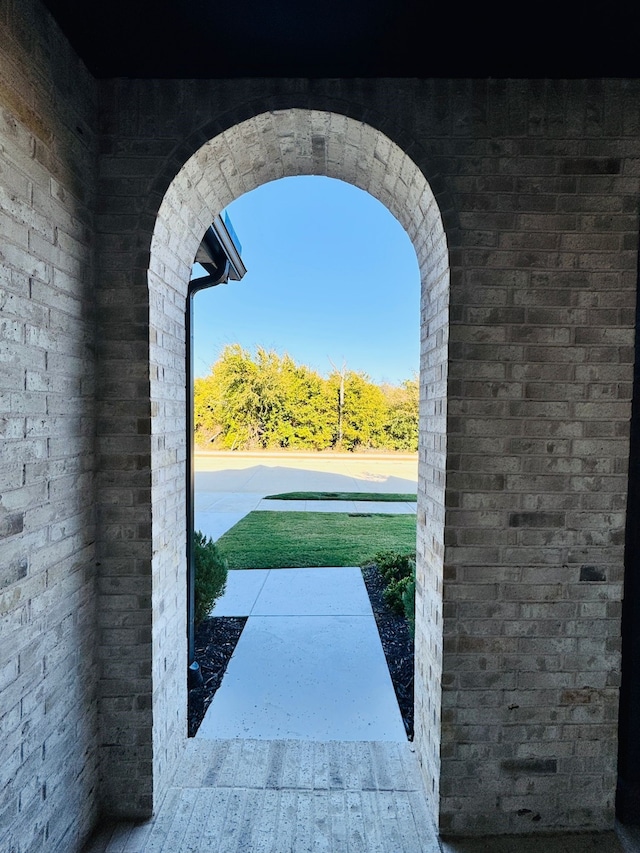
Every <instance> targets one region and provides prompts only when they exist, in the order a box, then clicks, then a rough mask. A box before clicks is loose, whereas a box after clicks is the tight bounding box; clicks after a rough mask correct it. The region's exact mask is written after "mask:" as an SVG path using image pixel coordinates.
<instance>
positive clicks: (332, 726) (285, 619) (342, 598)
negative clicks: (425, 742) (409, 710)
mask: <svg viewBox="0 0 640 853" xmlns="http://www.w3.org/2000/svg"><path fill="white" fill-rule="evenodd" d="M212 615H213V616H249V619H248V620H247V624H246V626H245V628H244V630H243V632H242V635H241V637H240V640H239V642H238V645H237V646H236V649H235V651H234V653H233V657H232V658H231V660H230V662H229V665H228V668H227V671H226V673H225V676H224V678H223V680H222V684H221V685H220V687H219V689H218V691H217V692H216V694H215V696H214V698H213V701H212V703H211V705H210V706H209V708H208V710H207V713H206V714H205V717H204V719H203V721H202V723H201V725H200V728H199V729H198V733H197V735H196V737H198V738H206V739H211V738H223V739H224V738H250V739H266V740H289V739H295V740H315V741H330V740H336V741H398V742H403V741H404V742H406V740H407V736H406V732H405V729H404V724H403V722H402V717H401V715H400V711H399V708H398V702H397V700H396V696H395V692H394V689H393V684H392V682H391V677H390V675H389V669H388V667H387V662H386V659H385V656H384V652H383V650H382V645H381V643H380V637H379V635H378V629H377V627H376V623H375V619H374V616H373V612H372V610H371V605H370V603H369V598H368V596H367V592H366V589H365V586H364V582H363V580H362V574H361V572H360V569H358V568H356V567H342V568H318V569H273V570H268V569H254V570H240V571H237V570H236V571H231V572H229V578H228V581H227V590H226V592H225V594H224V595H223V596H222V597H221V598H220V600H219V601H218V602H217V603H216V606H215V607H214V610H213V614H212Z"/></svg>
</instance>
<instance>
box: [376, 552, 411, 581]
mask: <svg viewBox="0 0 640 853" xmlns="http://www.w3.org/2000/svg"><path fill="white" fill-rule="evenodd" d="M373 562H374V563H375V564H376V566H377V567H378V571H379V572H380V574H381V575H382V578H383V580H384V581H385V582H386V583H387V584H391V583H393V582H394V581H399V580H402V578H407V577H409V576H410V575H411V572H412V570H413V571H415V566H416V555H415V552H413V553H410V554H403V553H401V552H399V551H379V552H378V553H377V554H376V555H375V557H374V558H373Z"/></svg>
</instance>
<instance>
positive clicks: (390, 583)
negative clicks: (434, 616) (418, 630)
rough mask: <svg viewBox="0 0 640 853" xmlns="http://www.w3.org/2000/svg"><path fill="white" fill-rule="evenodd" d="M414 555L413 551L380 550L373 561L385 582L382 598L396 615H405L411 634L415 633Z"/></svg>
mask: <svg viewBox="0 0 640 853" xmlns="http://www.w3.org/2000/svg"><path fill="white" fill-rule="evenodd" d="M415 556H416V555H415V552H414V553H411V554H407V553H403V552H398V551H381V552H379V553H378V554H376V556H375V557H374V563H375V564H376V566H377V567H378V571H379V572H380V574H381V575H382V578H383V580H384V581H385V582H386V584H387V585H386V587H385V589H384V591H383V593H382V595H383V597H384V600H385V602H386V604H387V606H388V607H389V609H390V610H392V611H393V612H394V613H395V614H396V615H397V616H404V617H405V619H406V620H407V623H408V625H409V630H410V631H411V636H413V635H414V633H415V609H416V560H415Z"/></svg>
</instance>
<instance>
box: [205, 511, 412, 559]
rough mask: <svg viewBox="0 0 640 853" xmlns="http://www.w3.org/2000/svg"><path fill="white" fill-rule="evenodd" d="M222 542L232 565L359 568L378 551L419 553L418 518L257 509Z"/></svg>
mask: <svg viewBox="0 0 640 853" xmlns="http://www.w3.org/2000/svg"><path fill="white" fill-rule="evenodd" d="M217 544H218V547H219V548H220V550H221V551H222V553H223V554H224V555H225V556H226V557H227V559H228V561H229V568H230V569H286V568H308V567H312V566H360V565H363V564H364V563H366V562H368V561H370V560H372V559H373V557H374V555H375V554H377V553H378V551H389V550H392V551H399V552H403V553H407V554H408V553H411V552H413V551H415V548H416V517H415V515H413V514H410V515H383V514H380V513H374V514H371V515H361V514H358V515H349V514H348V513H344V512H271V511H266V510H258V511H254V512H250V513H249V515H247V516H245V517H244V518H243V519H242V520H241V521H239V522H238V523H237V524H236V525H235V526H234V527H232V528H231V530H228V531H227V532H226V533H225V534H224V535H223V536H221V537H220V539H218V541H217Z"/></svg>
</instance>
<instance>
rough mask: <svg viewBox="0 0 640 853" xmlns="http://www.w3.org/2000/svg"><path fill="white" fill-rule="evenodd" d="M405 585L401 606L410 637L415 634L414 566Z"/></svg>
mask: <svg viewBox="0 0 640 853" xmlns="http://www.w3.org/2000/svg"><path fill="white" fill-rule="evenodd" d="M407 581H408V583H407V585H406V587H405V589H404V591H403V593H402V607H403V609H404V617H405V619H406V620H407V624H408V626H409V631H410V633H411V636H412V637H415V635H416V567H415V566H414V567H413V571H412V572H411V575H410V577H409V578H407Z"/></svg>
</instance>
